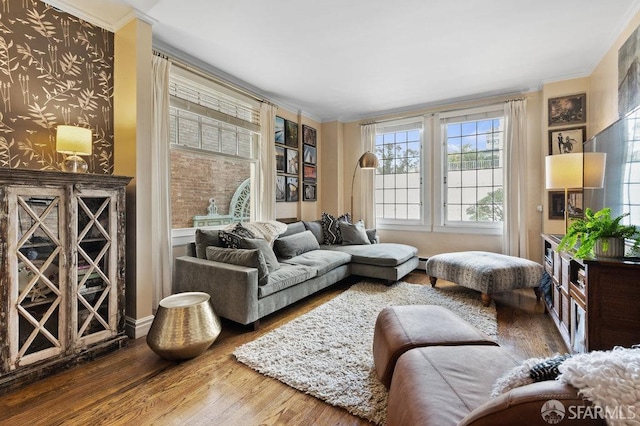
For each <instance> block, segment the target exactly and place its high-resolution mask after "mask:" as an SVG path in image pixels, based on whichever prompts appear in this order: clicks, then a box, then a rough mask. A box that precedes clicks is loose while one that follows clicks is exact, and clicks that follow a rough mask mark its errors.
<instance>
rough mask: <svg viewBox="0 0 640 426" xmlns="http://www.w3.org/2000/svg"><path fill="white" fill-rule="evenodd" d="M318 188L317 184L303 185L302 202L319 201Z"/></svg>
mask: <svg viewBox="0 0 640 426" xmlns="http://www.w3.org/2000/svg"><path fill="white" fill-rule="evenodd" d="M317 192H318V188H317V186H316V185H315V184H312V183H304V184H303V185H302V201H317V199H318V193H317Z"/></svg>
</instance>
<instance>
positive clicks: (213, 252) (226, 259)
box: [207, 246, 269, 285]
mask: <svg viewBox="0 0 640 426" xmlns="http://www.w3.org/2000/svg"><path fill="white" fill-rule="evenodd" d="M207 260H213V261H216V262H222V263H229V264H231V265H238V266H246V267H247V268H257V269H258V285H265V284H266V283H267V282H268V280H269V268H267V262H266V261H265V260H264V256H263V255H262V252H261V251H260V250H258V249H253V250H246V249H232V248H223V247H213V246H209V247H207Z"/></svg>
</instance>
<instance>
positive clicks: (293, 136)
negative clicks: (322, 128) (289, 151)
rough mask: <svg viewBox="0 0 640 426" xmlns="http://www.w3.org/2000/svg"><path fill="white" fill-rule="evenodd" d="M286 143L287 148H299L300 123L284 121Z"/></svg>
mask: <svg viewBox="0 0 640 426" xmlns="http://www.w3.org/2000/svg"><path fill="white" fill-rule="evenodd" d="M284 142H285V144H286V145H287V146H292V147H294V148H297V147H298V123H296V122H295V121H291V120H284Z"/></svg>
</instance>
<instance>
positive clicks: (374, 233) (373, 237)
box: [365, 228, 378, 244]
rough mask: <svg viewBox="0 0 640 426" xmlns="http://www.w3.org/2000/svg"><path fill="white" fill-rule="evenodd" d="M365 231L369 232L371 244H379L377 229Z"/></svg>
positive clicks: (368, 236)
mask: <svg viewBox="0 0 640 426" xmlns="http://www.w3.org/2000/svg"><path fill="white" fill-rule="evenodd" d="M365 231H366V232H367V238H369V242H371V244H377V243H378V231H377V230H376V228H370V229H365Z"/></svg>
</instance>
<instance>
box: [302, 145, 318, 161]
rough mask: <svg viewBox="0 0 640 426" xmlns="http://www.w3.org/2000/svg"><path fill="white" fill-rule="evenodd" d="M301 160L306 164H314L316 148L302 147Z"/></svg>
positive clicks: (316, 158) (316, 159)
mask: <svg viewBox="0 0 640 426" xmlns="http://www.w3.org/2000/svg"><path fill="white" fill-rule="evenodd" d="M302 158H303V160H304V161H303V162H304V163H306V164H316V163H317V161H318V157H317V151H316V148H315V147H313V146H310V145H304V148H303V154H302Z"/></svg>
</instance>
